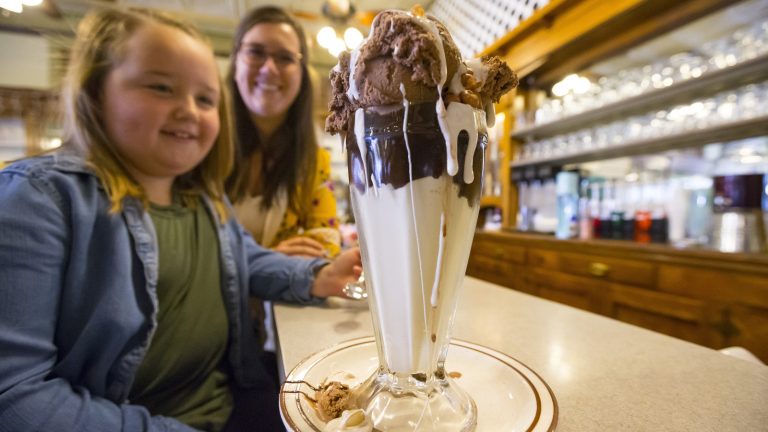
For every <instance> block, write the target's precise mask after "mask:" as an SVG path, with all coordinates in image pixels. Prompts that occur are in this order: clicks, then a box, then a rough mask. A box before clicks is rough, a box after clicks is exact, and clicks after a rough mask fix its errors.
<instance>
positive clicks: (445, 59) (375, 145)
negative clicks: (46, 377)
mask: <svg viewBox="0 0 768 432" xmlns="http://www.w3.org/2000/svg"><path fill="white" fill-rule="evenodd" d="M331 81H332V85H333V100H332V103H331V115H330V116H329V118H328V121H327V124H326V129H327V130H328V131H330V132H334V133H336V132H338V133H342V134H343V135H344V136H345V139H346V149H347V157H348V163H349V167H348V169H349V179H350V195H351V201H352V209H353V212H354V216H355V221H356V224H357V228H358V236H359V241H360V248H361V253H362V258H363V268H364V274H365V285H366V288H367V291H368V302H369V305H370V308H371V312H372V316H373V327H374V332H375V338H376V347H377V352H378V359H379V367H378V368H377V370H376V371H375V372H374V373H373V375H372V376H371V377H370V378H368V379H367V380H366V381H365V382H364V383H363V384H361V385H360V386H358V387H357V388H356V389H355V390H354V392H353V399H354V401H353V402H354V403H352V405H353V406H355V407H357V408H361V409H363V410H364V411H365V414H366V415H367V416H368V417H369V419H370V421H371V423H372V425H373V427H374V428H375V429H376V430H380V431H471V430H474V428H475V425H476V424H477V415H478V413H477V408H476V405H475V403H474V401H473V400H472V398H471V397H470V396H469V395H468V394H467V393H466V392H464V391H463V390H462V389H461V388H460V387H459V385H457V383H456V382H455V381H454V380H453V379H452V378H451V377H450V376H449V374H448V373H447V372H446V370H445V367H444V365H445V361H446V357H447V355H448V352H449V342H450V335H451V327H452V324H453V320H454V315H455V311H456V306H457V300H458V298H459V289H460V288H461V285H462V281H463V277H464V273H465V270H466V266H467V259H468V256H469V250H470V247H471V244H472V238H473V233H474V229H475V224H476V221H477V215H478V210H479V205H480V193H481V190H482V187H481V181H482V179H483V177H484V176H483V168H484V150H485V146H486V143H487V132H486V124H487V121H488V120H493V118H494V115H493V110H492V107H493V105H492V102H493V101H497V100H498V98H499V97H500V95H501V94H503V93H504V92H506V91H508V90H509V89H511V88H512V87H514V86H515V85H516V83H517V80H516V77H515V75H514V73H512V71H511V70H509V68H508V67H506V65H504V64H503V63H502V62H501V61H499V60H498V59H495V58H494V59H485V60H483V61H477V62H475V63H474V64H472V63H470V65H468V64H467V63H465V62H464V61H462V60H461V57H460V56H459V53H458V50H457V49H456V47H455V45H454V44H453V41H452V40H451V38H450V35H448V32H447V31H446V30H445V28H444V27H443V26H442V24H440V23H439V22H437V21H436V20H434V19H433V18H431V17H425V16H423V14H421V13H418V12H412V13H406V12H400V11H385V12H382V13H381V14H379V16H377V18H376V19H375V20H374V23H373V26H372V30H371V34H370V35H369V36H368V39H366V41H365V42H364V44H363V45H362V47H361V48H360V49H359V50H358V51H355V52H353V53H351V55H349V54H347V55H342V56H340V61H339V65H338V66H337V67H336V68H335V69H334V71H333V72H332V74H331Z"/></svg>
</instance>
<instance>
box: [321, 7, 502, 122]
mask: <svg viewBox="0 0 768 432" xmlns="http://www.w3.org/2000/svg"><path fill="white" fill-rule="evenodd" d="M516 85H517V77H516V76H515V74H514V72H512V70H511V69H509V67H508V66H507V65H506V64H505V63H504V62H503V61H501V60H499V59H498V58H496V57H491V58H487V59H484V60H482V61H478V62H474V63H470V65H469V66H468V65H467V64H466V63H464V61H462V58H461V54H460V52H459V49H458V48H457V47H456V44H455V43H454V42H453V39H452V38H451V36H450V34H449V32H448V30H447V29H446V28H445V26H444V25H443V24H442V23H441V22H439V21H438V20H437V19H435V18H434V17H431V16H425V15H423V11H420V12H419V11H415V12H411V13H408V12H404V11H397V10H387V11H383V12H381V13H380V14H379V15H377V16H376V18H375V19H374V22H373V25H372V27H371V32H370V34H369V35H368V38H367V39H366V40H365V41H364V42H363V44H362V45H361V46H360V48H359V49H357V50H355V51H352V52H351V53H342V54H341V55H340V56H339V63H338V65H337V66H336V67H335V68H334V69H333V71H332V72H331V87H332V96H331V103H330V106H329V108H330V114H329V116H328V118H327V119H326V130H327V131H328V132H330V133H334V134H335V133H340V132H341V133H347V132H349V131H348V127H349V124H350V123H349V120H350V118H351V117H352V113H353V112H354V111H355V110H356V109H359V108H368V107H374V106H385V105H399V104H402V103H403V100H407V101H408V102H410V103H415V104H418V103H425V102H436V101H437V100H439V99H442V100H443V103H444V105H446V106H447V105H448V104H450V103H451V102H460V103H464V104H468V105H471V106H473V107H474V108H476V109H483V108H486V107H487V106H488V105H489V104H490V103H491V102H496V101H498V99H499V97H501V95H502V94H503V93H506V92H507V91H509V90H511V89H512V88H513V87H515V86H516Z"/></svg>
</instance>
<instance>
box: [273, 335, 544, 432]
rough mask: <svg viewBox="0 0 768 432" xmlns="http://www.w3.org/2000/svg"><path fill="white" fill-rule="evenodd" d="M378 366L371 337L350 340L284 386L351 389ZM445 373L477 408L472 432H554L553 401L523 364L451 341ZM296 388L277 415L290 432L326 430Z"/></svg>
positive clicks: (303, 365) (283, 397) (283, 396)
mask: <svg viewBox="0 0 768 432" xmlns="http://www.w3.org/2000/svg"><path fill="white" fill-rule="evenodd" d="M377 366H378V358H377V356H376V341H375V340H374V338H373V337H371V336H369V337H364V338H358V339H352V340H349V341H346V342H342V343H341V344H338V345H335V346H332V347H330V348H327V349H324V350H322V351H319V352H317V353H315V354H312V355H311V356H309V357H307V358H306V359H304V360H303V361H301V362H300V363H299V364H298V365H297V366H296V367H295V368H294V369H293V370H292V371H291V373H289V374H288V377H287V378H286V381H300V380H304V381H307V382H309V383H312V384H313V385H319V384H321V383H323V382H325V381H332V380H333V381H341V382H344V383H346V384H350V385H352V386H354V385H356V384H358V383H359V382H361V381H363V380H365V379H366V378H367V377H368V376H370V374H371V373H373V371H374V370H375V369H376V367H377ZM445 369H446V371H447V372H448V373H449V374H451V376H454V377H457V378H454V380H455V381H456V383H457V384H459V386H461V388H462V389H464V390H465V391H466V392H467V393H469V394H470V396H472V398H473V399H474V400H475V403H476V404H477V411H478V414H477V417H478V419H477V429H476V432H498V431H508V432H516V431H526V432H544V431H553V430H554V429H555V426H556V425H557V414H558V412H557V400H556V399H555V395H554V394H553V393H552V390H551V389H550V388H549V386H548V385H547V383H546V382H544V380H543V379H542V378H541V377H539V375H537V374H536V372H534V371H533V370H531V369H530V368H528V367H527V366H526V365H524V364H522V363H520V362H519V361H517V360H515V359H513V358H512V357H510V356H508V355H506V354H504V353H500V352H498V351H496V350H493V349H491V348H487V347H484V346H481V345H477V344H474V343H471V342H466V341H462V340H456V339H454V340H452V341H451V346H450V348H449V350H448V359H447V361H446V368H445ZM297 390H304V391H307V388H306V386H302V385H300V384H289V383H285V384H283V386H282V388H281V389H280V415H281V416H282V417H283V423H285V426H286V428H287V429H288V430H289V431H294V432H310V431H315V432H320V431H322V430H323V427H325V422H323V421H322V420H321V419H320V418H319V417H318V416H317V413H316V412H315V410H314V409H313V408H312V407H311V406H310V404H309V403H308V401H307V399H306V398H304V397H303V396H301V394H299V393H288V392H290V391H297Z"/></svg>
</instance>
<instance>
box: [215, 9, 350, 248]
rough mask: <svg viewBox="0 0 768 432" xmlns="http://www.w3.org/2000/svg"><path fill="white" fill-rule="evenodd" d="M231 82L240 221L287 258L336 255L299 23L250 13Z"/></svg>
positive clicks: (231, 186)
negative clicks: (292, 256) (289, 256)
mask: <svg viewBox="0 0 768 432" xmlns="http://www.w3.org/2000/svg"><path fill="white" fill-rule="evenodd" d="M234 40H235V43H234V47H233V50H232V53H233V54H232V60H231V62H230V67H229V73H228V77H227V82H228V84H229V86H230V90H231V92H232V95H233V98H232V99H233V113H234V121H235V129H236V133H235V141H236V146H237V149H236V151H237V157H236V161H235V168H234V171H233V173H232V175H231V176H230V178H229V181H228V184H227V192H228V194H229V196H230V198H231V199H232V201H233V202H234V203H235V212H236V215H237V217H238V219H239V220H240V222H241V223H242V224H243V225H244V226H245V227H246V229H248V230H249V231H250V232H251V234H252V235H253V236H254V238H255V239H256V240H257V241H258V242H259V243H261V244H262V245H264V246H267V247H271V248H273V249H275V250H277V251H279V252H282V253H284V254H287V255H299V256H306V257H320V256H326V257H333V256H335V255H336V254H338V252H339V244H340V235H339V232H338V227H337V221H336V202H335V200H334V197H333V191H332V188H331V186H330V183H329V181H328V180H329V175H330V157H329V155H328V153H327V152H326V151H323V150H320V149H318V146H317V139H316V137H315V132H314V126H313V122H312V85H311V82H310V78H309V72H308V66H307V57H308V51H307V43H306V38H305V36H304V31H303V30H302V28H301V26H300V25H299V24H298V23H297V22H296V21H295V20H294V19H293V18H292V17H291V16H290V15H288V14H287V13H286V12H285V11H283V10H282V9H280V8H277V7H272V6H267V7H261V8H257V9H254V10H252V11H251V12H250V13H249V14H248V15H247V16H246V17H244V18H243V20H242V21H241V22H240V25H239V26H238V28H237V30H236V32H235V38H234Z"/></svg>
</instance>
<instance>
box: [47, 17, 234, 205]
mask: <svg viewBox="0 0 768 432" xmlns="http://www.w3.org/2000/svg"><path fill="white" fill-rule="evenodd" d="M150 24H159V25H165V26H169V27H173V28H175V29H178V30H180V31H182V32H184V33H186V34H187V35H189V36H192V37H193V38H195V39H197V40H199V41H201V42H203V43H204V44H206V45H208V46H210V43H209V42H208V40H207V39H206V38H205V36H203V35H202V34H201V33H200V32H199V31H198V30H197V29H195V28H194V27H193V26H192V25H191V24H188V23H185V22H182V21H179V20H178V19H176V18H173V17H171V16H169V15H166V14H163V13H160V12H155V11H150V10H144V9H140V10H122V9H117V8H105V9H101V10H96V11H94V12H91V13H89V14H88V15H86V16H85V18H83V20H82V21H81V22H80V25H79V27H78V30H77V37H76V40H75V43H74V46H73V48H72V57H71V59H70V63H69V68H68V70H67V76H66V79H65V83H64V89H63V97H62V102H63V104H64V106H63V112H64V145H65V146H66V148H67V149H69V150H71V151H75V152H76V153H78V154H81V155H82V156H83V157H84V158H85V159H86V160H87V162H88V164H89V166H90V167H91V168H92V169H93V170H94V172H95V173H96V175H97V176H98V177H99V179H100V180H101V183H102V184H103V186H104V189H105V190H106V193H107V196H108V197H109V200H110V203H111V211H113V212H117V211H120V209H121V208H122V201H123V198H125V197H128V196H130V197H135V198H138V199H140V200H141V201H142V202H143V203H144V205H145V206H146V205H147V198H146V195H145V194H144V191H143V190H142V188H141V186H140V185H139V184H138V183H137V182H136V181H135V180H133V179H132V178H131V176H130V174H129V173H128V171H127V170H126V164H125V162H124V161H123V158H122V157H121V156H120V154H119V153H118V152H117V150H116V149H115V147H114V145H113V144H112V140H111V139H110V138H109V136H108V134H107V131H106V129H105V128H104V121H103V118H102V97H101V94H102V92H103V88H104V82H105V80H106V78H107V75H108V74H109V72H110V71H111V70H112V68H113V67H114V66H115V65H116V64H117V63H118V62H119V61H120V60H121V59H122V58H123V56H124V55H125V52H124V51H125V44H126V42H127V41H128V39H130V37H131V36H132V35H133V34H134V33H135V32H136V31H137V30H138V29H140V28H142V27H143V26H146V25H150ZM221 93H222V95H221V96H222V97H221V101H220V102H219V107H218V110H219V117H220V119H219V120H220V124H221V126H220V130H219V135H218V136H217V138H216V142H215V143H214V145H213V148H212V149H211V151H210V152H208V154H207V155H206V157H205V159H203V161H202V162H201V163H200V164H199V165H198V166H196V167H195V168H194V169H192V170H191V171H190V172H188V173H186V174H183V175H181V176H179V177H177V178H176V183H175V186H176V188H177V190H178V191H179V192H180V193H181V195H182V199H183V200H185V201H187V202H189V203H192V202H194V201H196V200H197V195H199V194H200V193H202V192H204V193H206V194H208V195H209V196H210V197H211V199H212V200H213V203H214V206H215V208H216V211H217V213H218V215H219V216H220V217H221V218H222V220H223V219H225V218H226V216H227V211H226V206H225V204H224V199H225V191H224V181H225V179H226V178H227V176H228V175H229V173H230V172H231V170H232V159H233V152H234V150H233V144H232V137H231V131H232V126H231V120H230V114H229V101H228V98H227V97H226V96H227V94H226V93H227V92H226V90H225V89H224V87H223V86H222V89H221Z"/></svg>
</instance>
